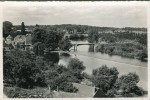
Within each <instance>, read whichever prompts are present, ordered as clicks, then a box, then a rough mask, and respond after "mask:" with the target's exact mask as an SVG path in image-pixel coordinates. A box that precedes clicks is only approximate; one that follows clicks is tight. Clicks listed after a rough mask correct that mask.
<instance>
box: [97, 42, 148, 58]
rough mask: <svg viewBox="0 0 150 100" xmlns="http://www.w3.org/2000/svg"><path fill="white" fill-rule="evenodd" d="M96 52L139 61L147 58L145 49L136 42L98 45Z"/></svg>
mask: <svg viewBox="0 0 150 100" xmlns="http://www.w3.org/2000/svg"><path fill="white" fill-rule="evenodd" d="M96 51H98V52H101V53H106V54H109V55H119V56H123V57H129V58H137V59H140V60H144V59H145V58H147V48H146V47H145V46H143V45H141V44H139V43H137V42H129V43H111V44H107V43H105V44H99V45H98V46H97V47H96Z"/></svg>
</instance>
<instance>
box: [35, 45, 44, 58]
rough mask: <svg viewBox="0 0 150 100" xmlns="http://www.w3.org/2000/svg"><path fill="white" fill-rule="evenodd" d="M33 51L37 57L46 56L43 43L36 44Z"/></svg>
mask: <svg viewBox="0 0 150 100" xmlns="http://www.w3.org/2000/svg"><path fill="white" fill-rule="evenodd" d="M33 51H34V53H35V55H37V56H42V55H44V44H42V43H41V42H36V43H35V44H34V45H33Z"/></svg>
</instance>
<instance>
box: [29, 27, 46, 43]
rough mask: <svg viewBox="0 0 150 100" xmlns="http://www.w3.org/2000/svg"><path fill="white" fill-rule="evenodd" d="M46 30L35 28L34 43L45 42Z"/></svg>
mask: <svg viewBox="0 0 150 100" xmlns="http://www.w3.org/2000/svg"><path fill="white" fill-rule="evenodd" d="M45 38H46V31H45V30H44V29H42V28H35V29H34V31H33V34H32V44H35V43H37V42H40V43H44V40H45Z"/></svg>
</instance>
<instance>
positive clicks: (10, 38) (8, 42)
mask: <svg viewBox="0 0 150 100" xmlns="http://www.w3.org/2000/svg"><path fill="white" fill-rule="evenodd" d="M12 41H13V37H12V36H11V35H8V36H7V37H6V40H5V43H6V44H12Z"/></svg>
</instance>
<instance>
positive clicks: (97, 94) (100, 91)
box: [93, 89, 106, 98]
mask: <svg viewBox="0 0 150 100" xmlns="http://www.w3.org/2000/svg"><path fill="white" fill-rule="evenodd" d="M93 97H94V98H103V97H106V95H105V94H104V92H103V91H102V90H101V89H98V91H97V92H96V93H95V95H94V96H93Z"/></svg>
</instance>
